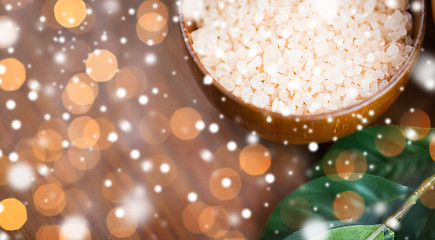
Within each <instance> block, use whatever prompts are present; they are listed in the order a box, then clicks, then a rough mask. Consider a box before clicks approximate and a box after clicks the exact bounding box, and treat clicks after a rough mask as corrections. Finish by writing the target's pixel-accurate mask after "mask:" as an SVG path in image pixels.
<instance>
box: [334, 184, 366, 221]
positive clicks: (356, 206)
mask: <svg viewBox="0 0 435 240" xmlns="http://www.w3.org/2000/svg"><path fill="white" fill-rule="evenodd" d="M333 207H334V213H335V216H336V217H337V219H339V220H341V221H343V222H356V221H358V219H360V217H361V216H362V215H363V213H364V210H365V202H364V199H363V198H362V197H361V196H360V195H359V194H358V193H356V192H353V191H347V192H342V193H340V194H338V195H337V197H336V198H335V200H334V204H333Z"/></svg>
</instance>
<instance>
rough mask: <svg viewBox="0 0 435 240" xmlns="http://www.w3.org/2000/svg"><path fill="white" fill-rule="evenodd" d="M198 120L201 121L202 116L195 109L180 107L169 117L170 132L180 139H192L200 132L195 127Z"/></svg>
mask: <svg viewBox="0 0 435 240" xmlns="http://www.w3.org/2000/svg"><path fill="white" fill-rule="evenodd" d="M198 121H202V116H201V114H199V113H198V112H197V111H196V110H195V109H193V108H180V109H178V110H177V111H175V112H174V113H173V114H172V117H171V129H172V133H174V135H175V136H177V137H178V138H180V139H182V140H191V139H194V138H196V137H197V136H198V135H199V133H200V131H199V130H198V129H197V128H196V127H195V124H196V122H198Z"/></svg>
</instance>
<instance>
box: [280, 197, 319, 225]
mask: <svg viewBox="0 0 435 240" xmlns="http://www.w3.org/2000/svg"><path fill="white" fill-rule="evenodd" d="M279 211H280V216H281V220H282V221H283V222H284V224H285V225H287V226H289V227H291V228H294V229H298V228H301V227H302V226H304V225H305V223H306V221H307V220H309V219H310V217H311V215H312V209H311V205H310V203H309V202H308V201H307V200H305V199H304V198H303V197H293V198H289V199H287V200H286V201H285V202H284V203H283V204H282V206H281V208H280V210H279Z"/></svg>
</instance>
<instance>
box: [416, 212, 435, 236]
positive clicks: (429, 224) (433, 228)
mask: <svg viewBox="0 0 435 240" xmlns="http://www.w3.org/2000/svg"><path fill="white" fill-rule="evenodd" d="M419 239H420V240H426V239H435V210H432V211H431V212H430V215H429V217H428V219H427V221H426V224H425V226H424V228H423V231H422V233H421V235H420V238H419Z"/></svg>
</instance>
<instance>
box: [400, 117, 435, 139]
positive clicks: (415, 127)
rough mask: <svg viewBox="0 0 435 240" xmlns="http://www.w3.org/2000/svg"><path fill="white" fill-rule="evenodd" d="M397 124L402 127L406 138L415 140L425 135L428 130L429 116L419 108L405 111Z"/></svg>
mask: <svg viewBox="0 0 435 240" xmlns="http://www.w3.org/2000/svg"><path fill="white" fill-rule="evenodd" d="M399 125H400V126H401V127H402V129H403V132H404V133H405V136H406V138H408V139H409V140H411V141H416V140H420V139H423V138H424V137H426V135H427V134H428V132H429V130H430V118H429V115H427V113H425V112H424V111H423V110H421V109H411V110H410V111H406V112H405V113H404V114H403V115H402V117H401V118H400V121H399Z"/></svg>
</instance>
